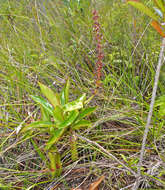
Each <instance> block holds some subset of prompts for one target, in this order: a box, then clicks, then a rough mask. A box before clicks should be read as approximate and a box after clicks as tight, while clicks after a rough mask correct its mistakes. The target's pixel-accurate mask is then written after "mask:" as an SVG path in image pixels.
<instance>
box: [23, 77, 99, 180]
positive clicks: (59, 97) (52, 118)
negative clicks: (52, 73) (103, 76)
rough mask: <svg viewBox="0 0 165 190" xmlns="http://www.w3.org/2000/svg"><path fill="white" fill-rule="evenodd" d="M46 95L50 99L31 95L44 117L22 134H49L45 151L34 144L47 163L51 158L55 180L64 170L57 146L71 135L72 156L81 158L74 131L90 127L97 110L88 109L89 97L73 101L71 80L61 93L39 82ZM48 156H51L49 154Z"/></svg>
mask: <svg viewBox="0 0 165 190" xmlns="http://www.w3.org/2000/svg"><path fill="white" fill-rule="evenodd" d="M39 86H40V89H41V92H42V94H43V95H44V96H45V97H46V98H47V99H44V98H42V97H39V96H31V98H32V99H33V100H34V101H35V102H36V103H37V104H39V105H40V110H41V118H40V120H39V121H35V122H33V123H31V124H28V125H26V126H24V127H22V128H21V130H20V132H21V133H24V134H25V133H27V134H28V133H29V132H31V133H34V132H35V131H36V130H38V131H40V132H43V133H47V134H49V139H48V140H47V139H44V140H45V142H46V143H45V147H44V152H43V151H41V150H40V149H39V148H38V146H37V144H36V143H35V141H34V140H32V144H33V146H34V148H35V150H36V151H37V152H38V154H39V156H40V157H41V158H42V159H43V160H44V161H45V159H47V158H46V156H45V155H47V157H48V158H49V167H50V171H51V175H52V177H55V176H59V175H60V174H61V171H62V164H61V160H60V154H59V152H58V149H57V146H56V145H57V143H58V142H59V141H60V140H62V138H64V136H65V135H66V134H69V135H70V147H71V157H72V160H73V161H75V160H77V159H78V152H77V147H76V138H75V135H74V131H75V130H78V129H81V128H84V127H90V126H91V122H90V121H88V120H86V119H84V118H85V117H86V116H88V115H90V114H91V113H92V112H93V111H95V109H96V107H87V108H86V107H85V105H86V104H87V102H88V100H87V101H86V94H83V95H81V96H80V97H79V98H77V99H76V100H74V101H71V102H69V88H70V80H69V79H68V80H67V82H66V84H65V87H64V88H63V90H62V92H61V93H55V92H54V91H52V90H51V89H50V88H48V87H47V86H45V85H44V84H42V83H39ZM46 153H47V154H46Z"/></svg>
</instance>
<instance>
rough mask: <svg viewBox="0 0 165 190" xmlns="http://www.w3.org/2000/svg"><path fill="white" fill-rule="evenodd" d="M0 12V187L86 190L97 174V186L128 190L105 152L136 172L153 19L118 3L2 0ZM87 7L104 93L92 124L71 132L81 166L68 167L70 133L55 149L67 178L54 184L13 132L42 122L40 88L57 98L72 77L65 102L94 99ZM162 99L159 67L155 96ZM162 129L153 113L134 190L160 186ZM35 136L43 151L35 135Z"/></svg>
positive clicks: (155, 48)
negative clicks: (35, 99)
mask: <svg viewBox="0 0 165 190" xmlns="http://www.w3.org/2000/svg"><path fill="white" fill-rule="evenodd" d="M143 2H144V3H146V4H147V5H148V6H152V1H143ZM0 6H1V10H0V28H1V30H0V130H1V133H0V136H1V138H0V188H1V189H51V188H54V189H55V188H56V189H71V188H76V187H81V188H84V189H87V188H88V187H89V185H90V184H91V183H92V182H93V181H95V180H96V179H98V178H99V177H100V176H104V180H103V182H102V183H101V184H100V189H104V190H106V189H107V190H109V189H122V188H123V189H124V188H125V189H129V188H130V186H129V185H131V184H133V183H134V181H135V176H134V175H133V174H132V173H131V172H129V171H127V170H126V169H125V168H123V167H122V166H121V165H120V164H119V163H118V162H116V161H115V160H113V159H112V158H111V157H110V156H109V154H108V153H111V154H113V155H114V156H115V157H116V158H117V159H118V160H120V161H121V162H122V163H124V164H125V165H126V166H127V167H128V168H130V169H131V170H133V171H134V172H136V169H137V162H138V159H139V152H140V148H141V142H142V137H143V131H144V127H145V123H146V118H147V113H148V110H149V103H150V99H151V95H152V94H151V93H152V87H153V82H154V75H155V68H156V64H157V61H158V56H159V51H160V45H161V38H160V36H159V35H158V34H157V33H156V32H155V31H154V30H153V29H152V28H151V26H150V25H149V23H150V19H149V18H148V17H146V16H145V15H141V13H139V12H138V11H136V10H135V9H133V8H132V7H130V6H128V5H127V4H125V3H124V2H122V1H121V0H111V1H110V0H97V1H93V2H92V1H89V0H80V1H78V0H77V1H76V0H72V1H67V0H63V1H62V0H47V1H39V0H38V1H37V0H34V1H32V0H17V1H16V0H15V1H13V0H4V1H2V0H1V1H0ZM93 9H97V11H98V12H99V23H100V28H101V33H102V47H103V48H102V51H103V53H104V59H103V68H102V80H101V87H100V89H99V91H98V93H97V94H96V96H95V97H94V98H93V99H92V101H91V102H90V105H91V106H97V111H96V112H95V113H94V114H93V115H92V116H90V117H89V119H90V120H91V121H92V122H93V126H92V127H91V128H90V129H86V130H79V131H77V134H78V135H81V136H80V138H79V137H77V138H79V140H78V152H79V160H78V161H76V162H72V161H71V156H70V152H69V144H68V139H67V138H68V137H67V136H66V140H65V139H64V140H63V141H62V142H61V144H60V145H59V148H60V153H61V155H62V162H63V165H64V171H63V173H62V175H61V177H59V178H55V179H54V180H51V179H50V178H49V176H48V175H47V168H46V164H45V162H43V161H42V160H41V159H40V157H39V155H38V154H37V152H36V151H35V148H34V146H33V144H32V143H31V139H30V138H29V139H28V137H26V136H25V135H22V134H21V135H17V134H16V131H15V129H16V127H18V126H20V125H24V124H25V123H31V122H32V121H35V120H37V119H38V118H39V117H40V112H39V109H38V107H37V106H36V105H35V103H34V102H33V101H32V99H31V98H30V95H41V93H40V90H39V86H38V81H40V82H42V83H43V84H45V85H47V86H49V87H50V88H51V89H53V90H56V91H60V90H61V88H62V87H63V86H64V84H65V82H66V79H67V77H70V79H71V96H70V99H71V100H72V99H75V97H78V96H80V95H81V94H82V93H87V96H88V97H90V96H91V95H92V94H93V91H94V89H95V87H96V85H95V83H96V61H97V55H96V43H95V40H94V33H93V22H94V21H93V15H92V10H93ZM164 92H165V66H163V68H162V71H161V76H160V81H159V87H158V93H157V99H158V98H159V97H160V96H162V95H164ZM164 125H165V122H164V117H163V116H161V115H160V113H159V109H158V108H157V109H156V108H155V109H154V114H153V118H152V125H151V127H150V131H149V136H148V141H147V148H146V152H147V153H146V155H145V162H144V163H143V172H144V180H143V182H142V183H141V186H140V188H141V189H147V188H148V189H163V188H165V187H164V186H165V176H164V171H165V170H164V169H165V167H164V160H165V157H164V140H165V136H164V130H165V129H164ZM81 137H85V139H82V138H81ZM33 139H34V140H35V142H36V143H37V144H38V146H39V148H40V149H41V150H42V147H43V144H44V143H45V142H43V141H42V138H41V137H40V135H34V137H33ZM91 141H92V142H95V143H97V144H92V143H91ZM97 145H100V146H101V147H102V148H103V149H102V148H100V147H99V146H97ZM104 150H106V151H107V152H108V153H106V152H105V151H104Z"/></svg>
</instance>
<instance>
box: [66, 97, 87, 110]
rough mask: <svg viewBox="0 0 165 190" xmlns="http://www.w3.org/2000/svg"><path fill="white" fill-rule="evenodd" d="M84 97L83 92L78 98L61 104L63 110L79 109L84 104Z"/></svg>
mask: <svg viewBox="0 0 165 190" xmlns="http://www.w3.org/2000/svg"><path fill="white" fill-rule="evenodd" d="M85 99H86V94H83V95H82V96H80V97H79V98H78V99H76V100H74V101H72V102H69V103H67V104H65V105H64V106H63V110H64V111H65V112H67V111H73V110H77V109H81V108H83V104H84V101H85Z"/></svg>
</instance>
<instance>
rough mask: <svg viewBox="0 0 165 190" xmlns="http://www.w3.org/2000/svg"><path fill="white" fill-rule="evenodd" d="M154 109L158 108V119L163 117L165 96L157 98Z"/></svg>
mask: <svg viewBox="0 0 165 190" xmlns="http://www.w3.org/2000/svg"><path fill="white" fill-rule="evenodd" d="M155 107H158V108H159V111H158V113H159V117H160V118H163V117H164V116H165V95H163V96H161V97H159V98H158V100H157V101H156V102H155ZM164 118H165V117H164Z"/></svg>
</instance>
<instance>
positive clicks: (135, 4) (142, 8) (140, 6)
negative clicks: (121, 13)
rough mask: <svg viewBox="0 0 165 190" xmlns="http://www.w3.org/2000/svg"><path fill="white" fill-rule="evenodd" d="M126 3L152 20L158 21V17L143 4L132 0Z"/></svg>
mask: <svg viewBox="0 0 165 190" xmlns="http://www.w3.org/2000/svg"><path fill="white" fill-rule="evenodd" d="M127 3H128V4H130V5H132V6H133V7H135V8H137V9H138V10H140V11H142V12H143V13H144V14H146V15H147V16H149V17H150V18H152V19H153V20H156V21H159V17H158V16H157V15H156V14H155V13H154V12H153V11H152V10H150V9H149V8H148V7H146V6H145V5H144V4H143V3H141V2H138V1H133V0H132V1H131V0H129V1H128V2H127Z"/></svg>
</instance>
